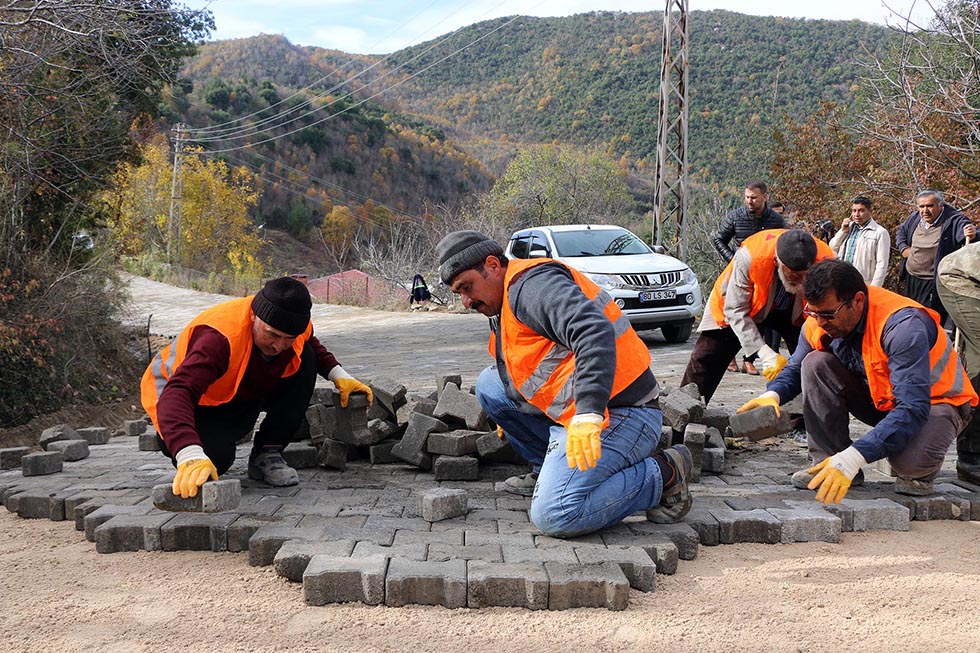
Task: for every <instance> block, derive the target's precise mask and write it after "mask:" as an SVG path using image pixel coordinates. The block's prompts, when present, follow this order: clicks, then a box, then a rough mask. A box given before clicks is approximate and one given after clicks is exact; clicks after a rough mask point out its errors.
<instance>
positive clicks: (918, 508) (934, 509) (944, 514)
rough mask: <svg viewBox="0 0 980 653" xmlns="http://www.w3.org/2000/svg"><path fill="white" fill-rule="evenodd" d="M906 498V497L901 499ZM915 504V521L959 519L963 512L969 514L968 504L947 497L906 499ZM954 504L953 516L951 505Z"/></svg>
mask: <svg viewBox="0 0 980 653" xmlns="http://www.w3.org/2000/svg"><path fill="white" fill-rule="evenodd" d="M903 498H906V497H903ZM906 499H907V500H910V501H911V502H912V503H913V504H915V513H914V515H913V517H912V518H913V519H914V520H915V521H932V520H935V519H957V520H958V519H960V517H961V516H962V514H963V512H964V511H965V512H966V513H967V514H969V512H970V502H969V501H968V500H967V501H964V500H963V499H958V498H953V497H949V496H939V495H930V496H925V497H907V498H906ZM954 503H955V504H956V510H955V515H954V510H953V504H954Z"/></svg>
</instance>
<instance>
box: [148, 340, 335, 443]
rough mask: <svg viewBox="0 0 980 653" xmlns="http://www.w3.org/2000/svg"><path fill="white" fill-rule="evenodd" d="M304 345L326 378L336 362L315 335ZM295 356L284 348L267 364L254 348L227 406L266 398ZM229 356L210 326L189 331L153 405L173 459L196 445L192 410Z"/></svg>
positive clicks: (225, 344) (198, 440)
mask: <svg viewBox="0 0 980 653" xmlns="http://www.w3.org/2000/svg"><path fill="white" fill-rule="evenodd" d="M309 343H310V346H312V347H313V352H314V353H315V354H316V371H317V373H318V374H320V375H321V376H323V377H324V378H326V376H327V374H328V373H329V372H330V370H332V369H333V368H334V367H336V366H338V365H340V363H339V362H337V359H336V357H334V355H333V354H331V353H330V352H329V351H327V348H326V347H324V346H323V345H322V344H321V343H320V341H319V340H317V339H316V337H315V336H311V337H310V339H309ZM294 356H295V353H294V352H293V350H292V349H287V350H286V351H284V352H282V353H281V354H279V355H278V356H276V357H275V358H272V359H267V358H266V357H265V356H263V355H262V352H261V351H259V349H258V348H257V347H255V346H254V345H253V346H252V353H251V355H250V356H249V359H248V367H247V368H245V376H243V377H242V381H241V383H240V384H239V386H238V391H237V392H236V393H235V396H234V398H233V399H232V401H235V402H254V401H258V400H260V399H261V398H263V397H265V396H266V395H268V394H269V393H270V392H271V391H272V388H273V387H274V386H275V385H276V383H278V382H279V379H280V378H281V377H282V373H283V370H285V369H286V366H287V365H288V364H289V361H291V360H292V359H293V357H294ZM230 357H231V346H230V345H229V344H228V339H227V338H225V337H224V336H223V335H221V333H219V332H218V331H217V330H215V329H213V328H211V327H209V326H199V327H198V328H196V329H195V330H194V333H193V334H192V335H191V340H190V344H189V345H188V347H187V355H186V356H185V357H184V360H183V362H181V364H180V366H179V367H178V368H177V369H176V370H174V373H173V375H172V376H171V377H170V379H168V380H167V384H166V385H165V386H164V388H163V392H161V393H160V400H159V402H158V403H157V420H158V421H159V423H160V429H161V430H162V433H161V434H160V437H162V438H163V441H164V442H165V443H166V445H167V449H168V450H169V451H170V453H171V454H172V455H175V456H176V455H177V452H178V451H180V450H181V449H183V448H184V447H186V446H189V445H192V444H196V445H200V444H201V438H200V437H199V436H198V434H197V428H196V426H195V423H194V409H195V407H196V406H197V404H198V401H200V399H201V397H202V396H203V395H204V393H205V391H206V390H207V389H208V387H209V386H210V385H211V384H212V383H214V382H215V381H217V380H218V379H219V378H221V377H222V376H223V375H224V373H225V372H226V371H228V359H229V358H230Z"/></svg>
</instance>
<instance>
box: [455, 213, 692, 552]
mask: <svg viewBox="0 0 980 653" xmlns="http://www.w3.org/2000/svg"><path fill="white" fill-rule="evenodd" d="M436 250H437V253H438V257H439V276H440V278H441V280H442V282H443V283H445V284H447V285H448V286H449V287H450V289H451V290H452V291H453V292H454V293H456V294H458V295H460V297H461V299H462V302H463V305H464V306H465V307H467V308H472V309H474V310H476V311H479V312H480V313H482V314H483V315H485V316H487V317H488V318H490V329H491V335H490V344H489V350H490V355H491V356H492V357H493V358H494V359H495V360H496V365H494V366H491V367H488V368H487V369H485V370H484V371H483V372H482V373H481V374H480V376H479V378H478V379H477V383H476V395H477V398H478V400H479V401H480V405H481V406H482V407H483V408H484V410H486V412H487V414H488V415H489V416H490V418H491V419H492V420H493V421H494V422H495V423H496V424H497V425H498V427H499V429H500V431H499V432H500V433H502V434H503V433H505V434H506V437H507V439H508V440H509V441H510V443H511V444H512V445H513V447H514V449H515V450H516V451H517V452H518V453H519V454H521V455H522V456H524V458H526V459H527V460H528V461H529V462H530V463H531V466H532V472H531V473H530V474H527V475H524V476H523V477H516V478H515V479H508V481H507V483H505V489H507V490H508V491H517V493H521V494H528V493H530V495H531V510H530V516H531V520H532V521H533V522H534V524H535V526H537V527H538V528H539V529H541V531H542V532H544V533H546V534H548V535H551V536H554V537H573V536H576V535H584V534H586V533H590V532H593V531H597V530H599V529H602V528H606V527H608V526H611V525H613V524H616V523H618V522H620V521H621V520H622V519H623V518H625V517H627V516H629V515H631V514H633V513H635V512H637V511H640V510H647V517H648V518H649V519H651V520H652V521H655V522H661V523H672V522H675V521H677V520H679V519H680V518H681V517H683V516H684V515H685V514H686V513H687V512H688V510H690V508H691V501H692V500H691V493H690V491H689V489H688V483H687V479H688V478H689V476H690V474H691V471H692V461H691V453H690V451H688V450H687V448H686V447H684V445H678V446H676V447H671V448H669V449H667V450H666V451H663V452H659V453H657V452H656V447H657V443H658V441H659V440H660V432H661V426H662V423H663V413H662V412H661V410H660V407H659V403H658V398H659V396H660V386H659V385H658V383H657V379H656V377H655V376H654V375H653V372H651V371H650V354H649V351H648V349H647V347H646V345H644V344H643V342H642V341H641V340H640V338H639V336H637V335H636V332H635V331H634V330H633V328H632V327H631V326H630V325H629V321H628V319H627V318H626V316H624V315H623V313H622V311H620V310H619V308H618V307H617V306H616V304H615V302H614V301H613V299H612V297H611V296H610V295H609V294H608V293H607V292H606V291H604V290H602V289H601V288H599V287H598V286H597V285H596V284H595V283H593V282H592V281H591V280H590V279H588V278H587V277H585V276H584V275H583V274H581V273H580V272H578V271H576V270H574V269H572V268H570V267H568V266H566V265H564V264H563V263H560V262H558V261H554V260H552V259H544V258H535V259H527V260H523V259H519V260H512V261H509V260H508V259H507V257H506V256H504V253H503V251H504V250H503V247H502V246H501V245H500V243H498V242H497V241H495V240H493V239H491V238H488V237H487V236H485V235H484V234H482V233H480V232H477V231H456V232H453V233H451V234H449V235H447V236H446V237H445V238H443V239H442V240H441V241H440V242H439V244H438V245H437V248H436Z"/></svg>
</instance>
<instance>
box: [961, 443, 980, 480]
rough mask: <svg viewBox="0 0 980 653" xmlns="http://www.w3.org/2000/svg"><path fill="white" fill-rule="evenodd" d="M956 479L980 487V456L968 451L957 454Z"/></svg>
mask: <svg viewBox="0 0 980 653" xmlns="http://www.w3.org/2000/svg"><path fill="white" fill-rule="evenodd" d="M956 478H958V479H960V480H961V481H966V482H967V483H973V484H974V485H980V454H976V453H970V452H968V451H958V452H956Z"/></svg>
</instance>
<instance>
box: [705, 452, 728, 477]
mask: <svg viewBox="0 0 980 653" xmlns="http://www.w3.org/2000/svg"><path fill="white" fill-rule="evenodd" d="M724 471H725V448H724V447H705V448H704V451H703V452H702V454H701V472H702V473H704V472H711V473H712V474H721V473H722V472H724Z"/></svg>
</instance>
